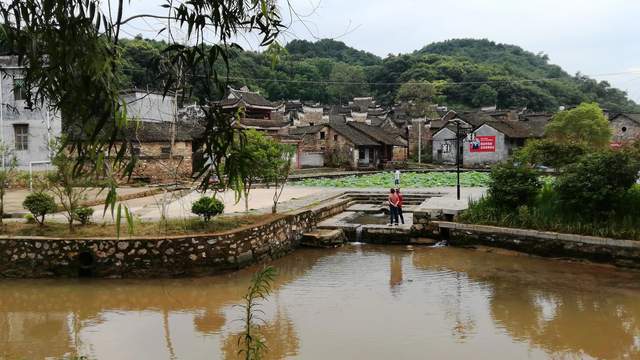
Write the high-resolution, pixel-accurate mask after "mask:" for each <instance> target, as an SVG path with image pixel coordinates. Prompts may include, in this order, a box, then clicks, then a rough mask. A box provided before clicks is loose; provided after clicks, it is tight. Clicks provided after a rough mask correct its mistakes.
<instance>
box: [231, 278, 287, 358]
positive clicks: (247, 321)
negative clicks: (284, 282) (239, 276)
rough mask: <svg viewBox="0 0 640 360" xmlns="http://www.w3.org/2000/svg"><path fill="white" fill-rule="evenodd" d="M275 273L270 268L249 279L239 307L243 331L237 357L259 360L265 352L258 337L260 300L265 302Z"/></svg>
mask: <svg viewBox="0 0 640 360" xmlns="http://www.w3.org/2000/svg"><path fill="white" fill-rule="evenodd" d="M276 275H277V271H276V269H275V268H273V267H271V266H267V267H265V268H264V269H262V270H260V271H258V272H257V273H255V274H254V275H253V278H252V279H251V285H250V286H249V288H248V289H247V293H246V294H245V295H244V297H243V300H244V304H242V305H240V306H241V307H242V308H243V309H244V313H245V315H244V319H243V323H244V331H243V332H242V334H241V336H240V338H239V339H238V346H239V347H240V349H239V350H238V355H240V356H243V357H244V358H245V359H246V360H257V359H261V358H262V356H263V355H264V353H265V351H266V350H267V345H266V343H265V342H264V339H263V338H262V337H260V335H259V333H258V330H259V326H258V325H257V323H258V322H259V321H261V320H262V319H260V314H262V310H261V309H260V307H261V303H260V301H261V300H265V299H266V298H267V296H269V294H270V293H271V288H272V287H273V282H274V281H275V278H276Z"/></svg>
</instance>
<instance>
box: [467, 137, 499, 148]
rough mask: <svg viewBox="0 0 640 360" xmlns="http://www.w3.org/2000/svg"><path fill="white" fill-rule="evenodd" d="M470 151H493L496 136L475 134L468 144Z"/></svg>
mask: <svg viewBox="0 0 640 360" xmlns="http://www.w3.org/2000/svg"><path fill="white" fill-rule="evenodd" d="M469 151H470V152H495V151H496V137H495V136H476V137H475V139H474V140H473V141H472V142H471V143H470V144H469Z"/></svg>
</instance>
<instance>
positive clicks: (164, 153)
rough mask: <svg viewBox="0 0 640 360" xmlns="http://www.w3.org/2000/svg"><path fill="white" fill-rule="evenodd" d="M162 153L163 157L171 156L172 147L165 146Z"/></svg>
mask: <svg viewBox="0 0 640 360" xmlns="http://www.w3.org/2000/svg"><path fill="white" fill-rule="evenodd" d="M160 152H161V153H162V155H169V154H171V147H170V146H163V147H161V148H160Z"/></svg>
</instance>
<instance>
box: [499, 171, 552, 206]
mask: <svg viewBox="0 0 640 360" xmlns="http://www.w3.org/2000/svg"><path fill="white" fill-rule="evenodd" d="M540 187H541V183H540V181H539V180H538V173H537V171H535V170H534V169H532V168H531V167H528V166H523V165H515V164H513V163H512V162H508V163H504V164H500V165H497V166H495V167H494V168H493V170H492V171H491V181H490V183H489V196H490V199H491V201H492V202H493V203H494V204H495V205H496V206H498V207H501V208H506V209H515V208H517V207H518V206H521V205H526V204H529V203H531V201H532V200H533V198H534V197H535V196H536V194H537V193H538V191H539V190H540Z"/></svg>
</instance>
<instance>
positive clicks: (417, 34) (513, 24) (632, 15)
mask: <svg viewBox="0 0 640 360" xmlns="http://www.w3.org/2000/svg"><path fill="white" fill-rule="evenodd" d="M279 1H280V2H281V3H282V4H283V5H284V8H283V12H284V13H285V14H284V15H285V17H286V18H288V17H289V15H288V11H287V9H286V6H287V5H286V1H285V0H279ZM289 2H290V3H291V5H292V6H293V7H294V9H295V10H296V12H297V13H298V14H299V15H300V18H301V20H300V19H294V20H293V22H292V25H291V27H290V29H289V31H288V32H287V33H286V34H285V36H284V38H283V40H284V41H289V40H291V39H293V38H300V39H307V40H315V39H317V38H335V39H337V40H340V41H343V42H345V43H346V44H347V45H349V46H352V47H354V48H357V49H361V50H366V51H369V52H372V53H374V54H376V55H379V56H382V57H384V56H386V55H387V54H391V53H392V54H397V53H406V52H412V51H413V50H417V49H420V48H422V47H423V46H425V45H427V44H429V43H432V42H435V41H442V40H446V39H452V38H486V39H489V40H493V41H496V42H501V43H507V44H514V45H518V46H521V47H522V48H524V49H525V50H528V51H531V52H534V53H538V52H544V53H546V54H548V55H549V57H550V61H551V62H552V63H554V64H557V65H560V66H561V67H562V68H564V69H565V70H566V71H568V72H569V73H571V74H573V73H576V72H577V71H580V72H582V73H584V74H587V75H590V76H593V77H596V78H598V79H600V80H607V81H609V82H610V83H612V84H613V85H614V86H616V87H618V88H620V89H622V90H626V91H628V92H629V94H630V96H631V98H633V99H634V100H635V101H636V102H640V24H639V23H640V0H445V1H442V0H438V1H434V0H289ZM162 3H164V1H161V0H131V5H130V6H131V9H130V10H129V11H131V12H139V11H140V10H144V11H149V10H151V9H154V8H158V9H157V10H153V11H154V12H156V11H161V10H160V8H159V4H162ZM152 25H155V26H156V27H157V26H158V24H157V23H156V24H154V23H153V22H150V21H147V22H136V23H135V24H134V25H133V26H132V27H130V28H128V29H127V30H128V32H129V33H132V34H137V33H144V35H145V36H150V37H154V35H153V32H146V31H143V30H145V29H149V28H150V27H152ZM162 36H165V35H162ZM165 37H166V36H165ZM250 42H251V40H249V43H250ZM249 43H246V44H245V46H246V47H251V44H249ZM254 50H255V49H254ZM620 72H635V73H631V74H622V75H616V76H612V75H607V76H596V75H599V74H611V73H620Z"/></svg>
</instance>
